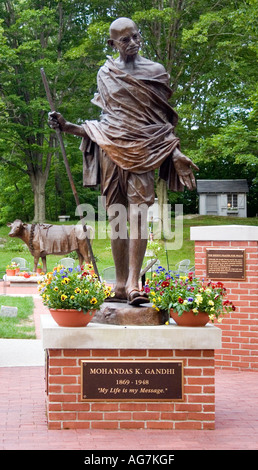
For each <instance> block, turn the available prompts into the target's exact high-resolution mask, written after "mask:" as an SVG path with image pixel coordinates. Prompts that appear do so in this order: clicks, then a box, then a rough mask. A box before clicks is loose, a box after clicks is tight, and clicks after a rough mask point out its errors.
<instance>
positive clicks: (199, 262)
mask: <svg viewBox="0 0 258 470" xmlns="http://www.w3.org/2000/svg"><path fill="white" fill-rule="evenodd" d="M191 239H192V240H195V274H196V276H197V277H204V278H207V272H206V259H207V249H227V250H236V249H241V250H245V260H246V266H245V274H246V277H245V280H232V279H231V280H227V279H224V280H222V282H223V284H224V285H225V287H226V289H227V291H228V298H229V300H231V301H232V302H233V303H234V304H235V306H236V311H235V312H232V313H231V314H228V315H226V316H225V317H224V319H223V321H222V323H221V324H217V326H219V328H221V330H222V348H221V349H220V350H217V351H216V354H215V364H216V367H218V368H223V369H231V370H245V369H251V370H256V371H257V370H258V227H252V226H241V225H235V226H232V225H231V226H227V225H223V226H207V227H192V228H191Z"/></svg>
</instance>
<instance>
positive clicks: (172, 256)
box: [0, 216, 258, 277]
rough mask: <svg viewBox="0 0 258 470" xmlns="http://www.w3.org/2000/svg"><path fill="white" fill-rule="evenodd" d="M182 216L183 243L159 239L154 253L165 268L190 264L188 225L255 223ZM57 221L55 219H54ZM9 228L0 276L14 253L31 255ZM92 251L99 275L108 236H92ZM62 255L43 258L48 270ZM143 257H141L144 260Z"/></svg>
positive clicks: (3, 233) (255, 221)
mask: <svg viewBox="0 0 258 470" xmlns="http://www.w3.org/2000/svg"><path fill="white" fill-rule="evenodd" d="M188 217H189V216H185V217H184V220H183V245H182V248H181V249H179V250H170V249H169V250H167V252H166V248H167V247H168V246H169V243H165V242H164V240H162V241H160V246H161V249H160V251H159V254H158V258H159V261H160V264H161V265H163V266H165V267H167V260H168V263H169V268H170V269H173V266H174V265H175V264H176V263H177V262H178V261H180V260H182V259H190V262H191V265H194V242H193V241H191V240H190V227H193V226H201V225H234V224H236V225H258V218H255V217H254V218H243V219H242V218H238V217H216V216H194V217H193V218H188ZM56 223H58V222H56ZM72 223H74V224H77V223H78V220H75V221H71V222H70V224H72ZM97 229H98V226H97V223H96V226H95V230H96V236H98V230H97ZM172 232H173V218H172ZM8 233H9V228H8V227H5V226H2V227H0V245H4V247H2V248H0V277H2V275H3V274H4V272H5V267H6V265H7V264H9V263H10V261H11V259H12V258H14V257H17V256H21V257H23V258H25V259H26V260H27V261H28V262H29V263H30V266H31V268H32V267H33V257H32V256H31V254H30V252H29V250H28V248H27V247H25V246H24V244H23V242H22V241H21V240H19V239H18V238H12V239H11V238H10V237H8ZM93 252H94V255H95V257H96V261H97V266H98V270H99V273H100V274H101V273H102V271H103V269H104V268H106V267H107V266H112V265H113V259H112V253H111V248H110V239H109V237H107V238H106V239H104V240H103V239H98V238H96V239H95V240H94V242H93ZM61 258H62V256H54V255H49V256H48V257H47V267H48V270H49V271H50V270H52V269H53V267H54V266H55V265H56V264H58V262H59V261H60V259H61ZM146 261H147V258H146V259H145V262H146Z"/></svg>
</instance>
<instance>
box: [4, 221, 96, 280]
mask: <svg viewBox="0 0 258 470" xmlns="http://www.w3.org/2000/svg"><path fill="white" fill-rule="evenodd" d="M7 225H8V227H11V230H10V232H9V236H10V237H17V238H20V239H21V240H23V241H24V243H26V245H27V246H28V248H29V250H30V253H31V254H32V256H33V257H34V269H33V270H34V272H36V270H37V264H38V261H39V258H41V259H42V263H43V272H45V273H46V272H47V263H46V256H47V255H51V254H55V255H65V254H67V253H71V252H72V251H76V252H77V254H78V258H79V264H80V265H82V264H83V263H84V262H85V263H89V262H90V258H89V253H88V246H87V242H86V238H85V233H84V231H83V227H82V225H79V224H78V225H50V224H49V225H48V224H27V223H24V222H22V221H21V220H19V219H16V220H15V221H14V222H12V223H8V224H7ZM87 231H88V232H89V238H90V239H92V238H93V235H92V233H93V229H92V227H89V226H88V227H87Z"/></svg>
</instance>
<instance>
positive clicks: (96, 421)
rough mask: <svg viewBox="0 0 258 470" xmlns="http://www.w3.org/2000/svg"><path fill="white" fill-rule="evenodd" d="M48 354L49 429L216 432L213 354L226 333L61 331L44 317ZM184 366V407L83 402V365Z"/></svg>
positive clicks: (150, 329) (161, 328) (210, 328)
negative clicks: (173, 363)
mask: <svg viewBox="0 0 258 470" xmlns="http://www.w3.org/2000/svg"><path fill="white" fill-rule="evenodd" d="M41 323H42V339H43V347H44V349H45V350H46V353H47V354H46V356H47V364H46V366H47V367H46V389H47V393H46V401H47V416H48V425H49V429H68V428H76V429H79V428H84V429H97V428H98V429H100V428H102V429H139V428H146V429H214V425H215V383H214V381H215V378H214V350H215V348H218V347H221V331H220V330H219V329H218V328H216V327H215V326H213V325H207V326H205V327H202V328H186V327H178V326H176V325H168V326H166V325H161V326H155V327H153V326H152V327H148V326H140V327H135V326H134V327H133V326H113V325H112V326H111V325H100V324H94V323H90V324H89V325H88V326H87V327H86V328H60V327H58V326H57V325H56V324H55V322H54V320H53V319H52V318H51V317H50V316H49V315H42V317H41ZM87 359H91V360H93V359H94V360H96V361H103V362H101V365H102V367H103V366H105V361H109V360H116V361H117V362H119V361H125V360H127V361H130V363H131V364H133V363H134V361H139V360H142V361H144V362H148V361H152V362H153V361H155V362H156V361H157V364H158V363H159V361H165V360H170V361H183V400H182V401H176V400H175V401H174V400H170V401H162V400H159V399H158V400H156V401H148V400H147V401H139V400H138V401H137V399H135V400H128V401H126V400H123V401H122V400H121V401H112V400H111V401H105V399H104V398H103V400H97V401H95V400H91V401H87V402H85V401H83V400H82V399H81V362H82V361H83V360H84V361H86V360H87Z"/></svg>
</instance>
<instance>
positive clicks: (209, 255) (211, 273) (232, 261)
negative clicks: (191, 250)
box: [206, 249, 245, 280]
mask: <svg viewBox="0 0 258 470" xmlns="http://www.w3.org/2000/svg"><path fill="white" fill-rule="evenodd" d="M206 273H207V277H208V278H209V279H214V280H220V279H221V280H223V279H224V280H245V250H230V249H228V250H226V249H218V250H213V249H207V250H206Z"/></svg>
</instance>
